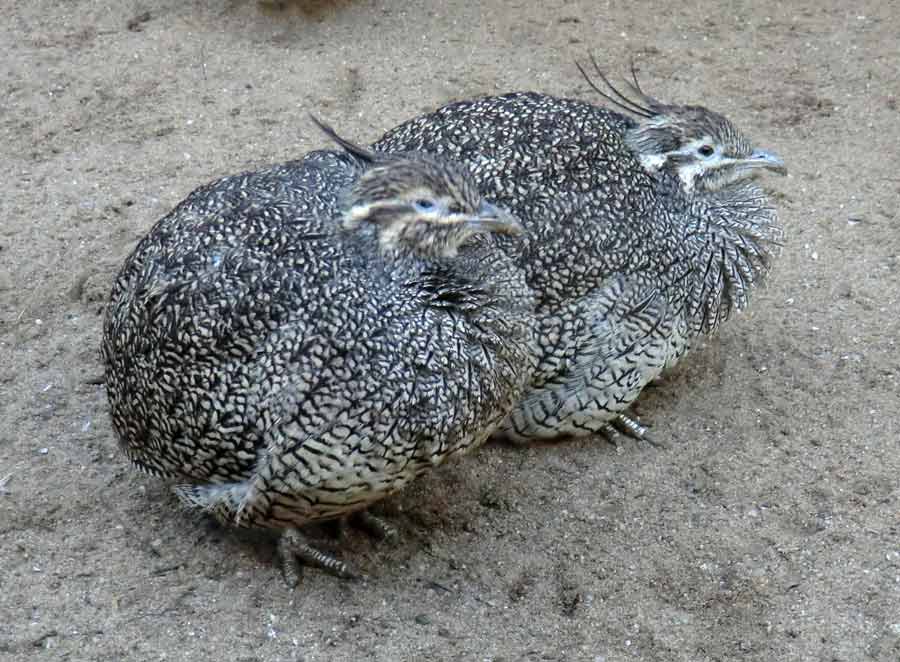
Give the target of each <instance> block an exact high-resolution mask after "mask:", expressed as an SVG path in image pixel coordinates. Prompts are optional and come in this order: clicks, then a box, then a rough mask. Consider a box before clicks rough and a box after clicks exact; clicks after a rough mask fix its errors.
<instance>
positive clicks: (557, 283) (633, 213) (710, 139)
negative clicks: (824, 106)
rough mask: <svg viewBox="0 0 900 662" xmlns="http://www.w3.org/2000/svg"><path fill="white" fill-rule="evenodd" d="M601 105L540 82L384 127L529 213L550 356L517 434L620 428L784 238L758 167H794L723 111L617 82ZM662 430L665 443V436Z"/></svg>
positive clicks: (516, 254)
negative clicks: (534, 88) (556, 92)
mask: <svg viewBox="0 0 900 662" xmlns="http://www.w3.org/2000/svg"><path fill="white" fill-rule="evenodd" d="M591 62H592V63H593V65H594V70H595V72H596V74H597V76H599V79H600V81H602V84H601V83H600V82H599V81H597V80H596V78H597V77H596V76H593V75H590V74H589V73H588V72H587V70H586V68H585V67H583V66H582V65H581V64H578V63H576V64H577V66H578V68H579V70H580V71H581V73H582V75H583V76H584V77H585V79H586V80H587V82H588V83H589V84H590V86H591V88H592V89H593V90H595V91H596V92H597V93H599V94H600V95H601V96H602V97H603V99H604V100H605V101H606V102H607V104H606V105H599V104H596V103H592V102H588V101H584V100H580V99H570V98H560V97H555V96H551V95H547V94H542V93H537V92H512V93H508V94H503V95H499V96H488V97H483V98H478V99H473V100H465V101H457V102H454V103H450V104H448V105H446V106H444V107H441V108H439V109H438V110H436V111H433V112H429V113H426V114H424V115H422V116H419V117H416V118H414V119H411V120H409V121H406V122H404V123H402V124H400V125H398V126H396V127H394V128H392V129H390V130H388V131H387V132H386V133H385V134H384V135H383V136H382V137H381V138H380V139H378V140H377V141H376V142H375V143H374V144H373V145H372V147H373V149H375V150H376V151H378V152H391V151H402V150H418V151H424V152H428V153H432V154H435V155H439V156H445V157H448V158H452V159H454V160H455V161H457V162H459V163H462V164H463V165H465V166H467V167H468V169H469V170H470V172H471V173H472V175H473V177H474V178H475V180H476V182H477V185H478V187H479V190H480V191H481V192H482V194H483V195H485V196H487V197H489V198H490V199H492V200H494V201H495V202H497V203H498V204H500V205H502V206H504V207H506V208H507V209H509V210H510V211H511V212H513V213H514V214H515V215H516V216H518V217H519V218H520V219H521V221H522V223H523V225H524V226H525V227H526V229H527V231H528V232H527V235H526V237H525V239H524V241H523V242H521V244H518V245H516V246H512V245H506V250H508V252H509V254H510V255H511V256H512V257H513V258H514V259H515V260H516V263H517V264H518V265H519V266H520V267H521V268H522V269H523V270H524V271H525V272H526V274H527V279H528V282H529V284H530V285H531V286H532V288H533V289H534V290H535V293H536V296H537V297H538V303H537V309H536V315H537V326H538V344H539V346H540V358H539V364H538V368H537V370H536V371H535V373H534V379H533V381H532V384H531V385H530V387H529V390H528V393H527V394H526V396H525V397H524V398H523V399H522V401H521V402H520V403H519V404H518V405H517V406H516V407H515V408H514V409H513V411H512V412H511V413H510V416H509V417H508V419H507V420H506V421H505V422H504V423H503V425H502V426H501V428H500V430H499V433H498V436H502V437H505V438H506V439H508V440H510V441H512V442H514V443H527V442H529V441H532V440H546V439H553V438H559V437H581V436H587V435H591V434H595V433H604V434H606V435H607V436H608V437H610V438H614V437H615V436H617V435H618V433H620V432H621V433H625V434H627V435H629V436H633V437H636V438H638V439H646V440H648V441H650V442H652V443H654V442H653V437H652V436H651V435H650V434H649V433H648V430H647V427H646V426H645V425H642V424H641V423H640V422H639V420H638V419H636V418H634V417H633V416H631V415H629V408H630V407H631V405H632V404H633V403H634V401H635V400H636V398H637V397H638V396H639V394H640V393H641V391H642V390H643V389H644V388H645V387H646V386H647V385H648V384H649V383H650V382H653V381H655V380H657V379H659V378H660V376H661V375H662V373H663V372H664V371H665V370H668V369H669V368H671V367H672V366H674V365H675V364H676V363H677V362H678V361H679V360H680V359H681V357H682V356H683V355H684V354H685V352H686V351H687V350H688V349H689V347H690V345H691V343H692V341H694V340H695V339H696V338H697V337H698V336H700V335H704V334H712V333H713V332H715V331H716V330H717V329H718V328H719V327H720V325H721V324H722V323H723V322H724V321H725V320H727V319H728V318H729V316H730V315H731V314H732V313H733V312H735V311H740V310H742V309H744V308H745V307H746V306H747V304H748V301H749V295H750V291H751V289H752V288H753V287H754V286H756V285H757V284H759V283H760V282H762V281H763V279H764V276H765V275H766V273H767V272H768V271H769V268H770V266H771V263H772V260H773V258H774V257H775V256H776V255H777V253H778V251H779V247H780V245H781V243H782V236H783V233H782V229H781V224H780V221H779V218H778V214H777V211H776V210H775V208H774V207H773V206H772V204H771V203H770V202H769V199H768V196H767V195H766V193H765V192H764V190H763V189H761V188H760V186H759V185H758V184H757V183H756V182H755V181H754V180H755V179H756V178H757V175H759V174H761V173H763V172H765V171H772V172H775V173H779V174H784V173H785V172H786V167H785V164H784V162H783V161H782V159H781V158H779V157H778V156H777V155H776V154H774V153H772V152H769V151H765V150H762V149H758V148H755V147H754V146H753V144H752V143H751V141H750V140H749V139H748V138H747V137H746V136H745V135H744V134H743V133H742V132H741V131H740V130H739V129H738V128H737V127H736V126H735V125H734V124H733V123H732V122H731V121H729V120H728V119H727V118H726V117H724V116H723V115H721V114H720V113H717V112H715V111H713V110H709V109H708V108H706V107H705V106H699V105H679V104H672V103H663V102H661V101H659V100H658V99H656V98H654V97H652V96H650V95H649V94H647V93H645V92H644V90H643V89H642V87H641V85H640V83H639V81H638V77H637V74H636V68H635V66H634V64H633V63H632V69H631V80H630V81H629V80H626V84H627V86H628V89H627V90H625V91H622V90H623V89H624V88H622V86H621V85H620V86H618V87H615V86H614V85H613V84H612V83H611V82H610V80H609V79H608V78H607V77H606V75H605V74H604V72H603V71H602V69H601V67H600V65H599V64H598V62H597V60H596V58H595V57H593V56H591ZM661 445H664V444H661Z"/></svg>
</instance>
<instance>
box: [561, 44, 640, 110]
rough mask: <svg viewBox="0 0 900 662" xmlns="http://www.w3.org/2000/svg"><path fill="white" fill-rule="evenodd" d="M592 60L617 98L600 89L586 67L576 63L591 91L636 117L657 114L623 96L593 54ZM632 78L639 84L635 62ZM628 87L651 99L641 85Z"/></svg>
mask: <svg viewBox="0 0 900 662" xmlns="http://www.w3.org/2000/svg"><path fill="white" fill-rule="evenodd" d="M590 59H591V64H592V65H594V71H595V72H596V74H597V76H599V77H600V80H602V81H603V83H604V85H606V87H607V88H608V89H609V90H610V91H611V92H612V94H613V95H615V96H612V95H610V94H609V93H608V92H605V91H603V90H602V89H600V87H599V86H598V85H597V84H596V83H595V82H594V81H593V79H592V78H591V76H590V75H589V74H588V73H587V71H585V69H584V67H582V66H581V63H579V62H577V61H576V62H575V66H576V67H578V71H580V72H581V75H582V76H583V77H584V79H585V81H587V84H588V85H590V86H591V89H593V90H594V92H596V93H597V94H599V95H600V96H601V97H603V98H604V99H606V100H607V101H609V102H610V103H611V104H613V105H615V106H616V107H618V108H621V109H622V110H624V111H625V112H628V113H633V114H635V115H640V116H641V117H647V118H650V117H653V116H654V115H655V114H656V113H654V112H653V110H651V109H650V108H647V107H646V106H642V105H641V104H639V103H638V102H637V101H635V100H633V99H630V98H628V97H627V96H625V95H624V94H622V92H620V91H619V90H618V89H617V88H616V87H615V86H614V85H613V84H612V83H611V82H610V81H609V79H608V78H607V77H606V75H605V74H604V73H603V71H602V70H601V69H600V65H599V64H598V63H597V59H596V58H595V57H594V55H593V54H592V55H591V56H590ZM632 77H633V78H634V80H635V83H637V76H636V74H635V72H634V63H633V62H632ZM628 85H629V86H631V87H632V88H633V89H634V91H635V92H636V93H637V94H638V95H639V96H640V97H642V98H644V99H648V98H649V97H647V95H646V94H644V92H643V90H641V87H640V85H632V84H631V83H630V82H629V83H628Z"/></svg>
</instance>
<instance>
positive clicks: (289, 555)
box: [278, 510, 400, 588]
mask: <svg viewBox="0 0 900 662" xmlns="http://www.w3.org/2000/svg"><path fill="white" fill-rule="evenodd" d="M334 523H335V526H336V529H335V534H336V535H337V537H338V538H342V537H343V535H344V532H345V531H346V527H347V525H350V526H354V527H356V528H359V529H362V530H363V531H365V532H366V533H368V534H369V535H370V536H372V537H373V538H375V539H377V540H382V541H384V542H387V543H388V544H391V545H393V544H396V543H397V541H398V540H399V539H400V532H399V530H398V529H397V527H395V526H394V525H393V524H390V523H389V522H386V521H385V520H383V519H382V518H380V517H377V516H376V515H373V514H372V513H370V512H369V511H367V510H360V511H358V512H355V513H353V514H352V515H348V516H347V517H342V518H340V519H338V520H334ZM278 556H279V558H280V559H281V565H282V572H283V573H284V580H285V582H287V584H288V586H290V587H291V588H294V587H295V586H297V584H299V583H300V561H302V562H303V563H305V564H306V565H311V566H315V567H317V568H322V569H323V570H325V571H326V572H328V573H330V574H332V575H335V576H337V577H340V578H342V579H358V578H359V577H360V575H359V573H357V572H356V571H355V570H353V569H352V568H351V567H350V566H349V565H347V564H346V563H344V562H343V561H341V560H339V559H338V558H336V557H334V556H332V555H331V554H329V553H328V552H325V551H323V550H321V549H319V548H317V547H313V546H312V545H311V544H310V543H309V542H308V541H307V540H306V538H305V536H304V535H303V534H302V533H300V531H299V530H297V529H286V530H285V531H284V533H283V534H282V535H281V538H280V539H279V540H278Z"/></svg>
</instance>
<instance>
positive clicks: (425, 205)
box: [413, 198, 437, 212]
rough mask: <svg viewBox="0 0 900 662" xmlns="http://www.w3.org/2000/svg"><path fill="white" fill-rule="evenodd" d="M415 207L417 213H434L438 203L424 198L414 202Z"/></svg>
mask: <svg viewBox="0 0 900 662" xmlns="http://www.w3.org/2000/svg"><path fill="white" fill-rule="evenodd" d="M413 207H415V208H416V211H422V212H432V211H434V210H435V209H437V203H436V202H435V201H434V200H426V199H424V198H423V199H421V200H416V201H415V202H413Z"/></svg>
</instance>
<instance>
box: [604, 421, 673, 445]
mask: <svg viewBox="0 0 900 662" xmlns="http://www.w3.org/2000/svg"><path fill="white" fill-rule="evenodd" d="M610 426H611V427H614V428H615V429H616V430H617V431H618V432H621V433H622V434H624V435H626V436H628V437H631V438H632V439H636V440H638V441H646V442H647V443H648V444H650V445H651V446H656V447H657V448H667V446H666V445H665V444H663V443H661V442H659V441H656V440H654V439H653V438H652V437H651V436H650V435H648V434H647V426H644V425H641V424H640V422H639V421H638V420H637V419H635V418H630V417H628V416H626V415H625V414H619V415H618V416H617V417H616V418H615V419H613V421H612V423H611V424H610ZM608 427H609V426H608Z"/></svg>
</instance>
